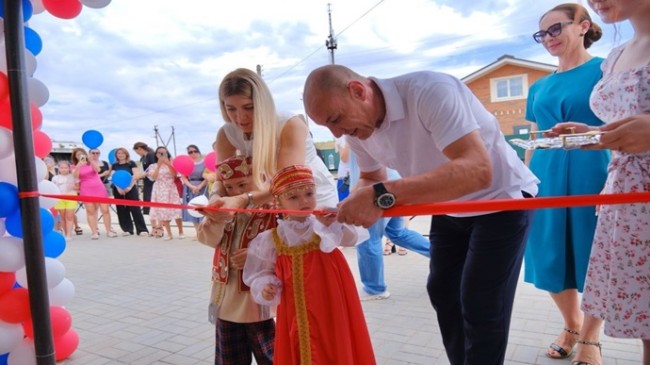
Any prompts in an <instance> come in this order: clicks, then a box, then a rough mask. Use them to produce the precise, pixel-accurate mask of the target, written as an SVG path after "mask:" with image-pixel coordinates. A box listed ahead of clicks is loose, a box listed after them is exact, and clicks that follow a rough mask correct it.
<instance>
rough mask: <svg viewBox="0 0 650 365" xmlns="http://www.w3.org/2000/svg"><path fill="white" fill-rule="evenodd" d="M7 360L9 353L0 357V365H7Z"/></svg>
mask: <svg viewBox="0 0 650 365" xmlns="http://www.w3.org/2000/svg"><path fill="white" fill-rule="evenodd" d="M7 359H9V353H8V352H7V353H6V354H2V355H0V365H7V364H8V363H7V361H8V360H7Z"/></svg>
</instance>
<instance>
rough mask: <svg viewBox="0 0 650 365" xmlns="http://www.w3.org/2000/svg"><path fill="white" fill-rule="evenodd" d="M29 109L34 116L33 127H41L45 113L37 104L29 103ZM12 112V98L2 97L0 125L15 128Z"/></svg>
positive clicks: (0, 101)
mask: <svg viewBox="0 0 650 365" xmlns="http://www.w3.org/2000/svg"><path fill="white" fill-rule="evenodd" d="M29 110H30V113H31V117H32V129H39V128H41V125H42V124H43V114H42V113H41V111H40V109H38V107H37V106H36V104H33V103H29ZM11 118H12V114H11V103H10V99H9V98H6V99H0V127H5V128H7V129H9V130H11V131H13V130H14V123H13V120H12V119H11Z"/></svg>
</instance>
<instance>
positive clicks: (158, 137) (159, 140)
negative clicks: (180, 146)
mask: <svg viewBox="0 0 650 365" xmlns="http://www.w3.org/2000/svg"><path fill="white" fill-rule="evenodd" d="M153 132H154V137H155V138H156V147H159V146H164V147H165V148H167V149H169V147H168V146H169V142H170V141H171V142H172V144H173V147H174V153H173V155H174V156H176V132H175V131H174V126H172V134H171V136H169V138H167V142H165V141H164V140H163V138H162V136H161V135H160V131H159V130H158V126H157V125H154V126H153Z"/></svg>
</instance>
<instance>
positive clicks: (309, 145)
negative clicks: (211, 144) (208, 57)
mask: <svg viewBox="0 0 650 365" xmlns="http://www.w3.org/2000/svg"><path fill="white" fill-rule="evenodd" d="M219 106H220V107H221V114H222V116H223V119H224V120H225V122H226V123H225V124H224V126H223V127H221V128H220V129H219V132H218V133H217V143H216V149H215V150H216V153H217V158H218V160H219V161H223V160H225V159H227V158H230V157H233V156H235V155H237V153H238V151H239V153H240V154H243V155H245V156H246V157H252V158H253V166H252V169H253V179H254V182H255V185H256V187H257V188H256V189H255V190H254V191H252V192H250V193H246V194H240V195H237V196H235V197H222V198H218V199H217V200H220V202H219V203H215V202H214V201H213V202H212V204H213V205H215V204H216V205H223V206H225V207H233V208H234V207H236V208H243V207H246V206H253V205H260V204H263V203H265V202H270V201H271V195H270V193H269V187H268V181H266V180H267V179H268V178H269V177H270V176H273V174H274V173H275V172H276V171H277V170H279V169H281V168H283V167H286V166H290V165H296V164H306V165H308V166H309V167H311V169H312V171H313V172H314V178H315V179H316V185H317V200H318V205H319V206H331V207H333V206H336V204H337V203H338V194H337V191H336V185H335V183H334V179H333V177H332V175H331V174H330V172H329V170H328V169H327V167H326V166H325V164H324V163H323V161H322V160H321V159H320V158H318V156H317V154H316V148H315V146H314V143H313V141H312V139H311V135H310V133H309V128H308V126H307V121H306V120H305V118H304V117H303V116H302V115H294V114H287V113H277V112H276V110H275V104H274V102H273V97H272V96H271V92H270V91H269V88H268V86H267V85H266V83H264V80H262V78H261V77H260V76H258V75H257V74H256V73H255V72H253V71H251V70H248V69H243V68H240V69H236V70H234V71H232V72H230V73H229V74H227V75H226V76H225V77H224V78H223V80H222V82H221V85H220V86H219Z"/></svg>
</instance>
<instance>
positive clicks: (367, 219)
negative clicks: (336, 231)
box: [337, 186, 383, 228]
mask: <svg viewBox="0 0 650 365" xmlns="http://www.w3.org/2000/svg"><path fill="white" fill-rule="evenodd" d="M338 207H339V213H338V214H337V220H338V221H339V222H341V223H348V224H353V225H355V226H363V227H365V228H368V227H370V226H372V225H373V224H374V223H375V222H376V221H377V220H379V218H381V216H382V213H383V211H382V209H380V208H379V207H377V206H376V205H375V192H374V190H373V188H372V186H364V187H360V188H358V189H355V190H354V191H353V192H351V193H350V195H349V196H348V197H347V198H345V200H343V201H342V202H340V203H339V205H338Z"/></svg>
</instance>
